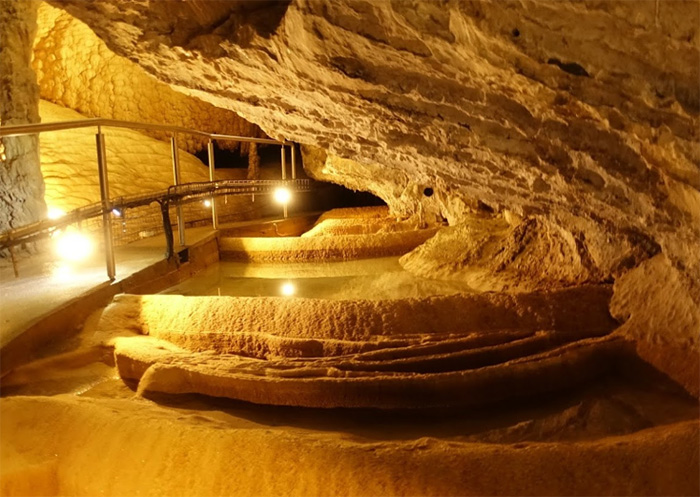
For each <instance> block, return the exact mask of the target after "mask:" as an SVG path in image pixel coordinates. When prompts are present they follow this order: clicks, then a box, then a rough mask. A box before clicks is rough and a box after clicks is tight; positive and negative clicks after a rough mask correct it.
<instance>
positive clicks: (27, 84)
mask: <svg viewBox="0 0 700 497" xmlns="http://www.w3.org/2000/svg"><path fill="white" fill-rule="evenodd" d="M37 6H38V3H37V2H36V1H34V0H28V1H26V2H15V1H13V0H2V2H0V124H2V125H9V124H27V123H36V122H39V112H38V111H39V87H38V86H37V83H36V74H35V73H34V70H33V69H32V68H31V66H30V65H29V61H30V60H31V46H32V40H33V38H34V34H35V33H36V29H37V27H36V17H37ZM38 147H39V141H38V140H37V138H36V137H35V136H18V137H8V138H2V139H0V233H1V232H4V231H7V230H9V229H11V228H19V227H22V226H24V225H26V224H31V223H33V222H36V221H39V220H40V219H42V218H43V217H44V215H45V213H46V204H45V203H44V183H43V181H42V178H41V170H40V167H39V149H38Z"/></svg>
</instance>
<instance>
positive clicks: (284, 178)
mask: <svg viewBox="0 0 700 497" xmlns="http://www.w3.org/2000/svg"><path fill="white" fill-rule="evenodd" d="M281 164H282V181H287V148H286V147H285V146H284V144H282V162H281ZM283 209H284V217H285V218H286V217H287V204H286V203H285V204H284V207H283Z"/></svg>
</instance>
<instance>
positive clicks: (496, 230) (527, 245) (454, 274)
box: [401, 217, 601, 292]
mask: <svg viewBox="0 0 700 497" xmlns="http://www.w3.org/2000/svg"><path fill="white" fill-rule="evenodd" d="M401 265H402V266H403V267H404V268H405V269H406V270H408V271H411V272H412V273H415V274H417V275H420V276H423V277H425V278H438V279H448V280H459V281H464V282H467V283H468V284H469V285H470V286H471V287H472V288H474V289H476V290H481V291H511V292H513V291H516V292H517V291H533V290H535V289H545V288H562V287H570V286H577V285H582V284H586V283H594V282H599V281H600V280H601V273H600V270H599V269H598V268H597V267H595V265H594V264H593V262H592V261H591V260H590V255H589V254H587V253H586V252H585V245H584V244H583V243H582V242H581V240H577V239H576V238H575V237H574V236H573V235H572V233H570V232H568V231H566V230H564V229H562V228H560V227H559V226H557V225H556V224H553V223H551V222H548V221H547V220H545V219H542V218H534V217H533V218H528V219H526V220H525V221H521V222H519V223H518V224H516V225H514V226H512V225H509V224H508V223H507V222H506V221H505V220H504V219H502V218H471V219H469V218H467V220H466V221H465V222H464V223H462V224H460V225H458V226H454V227H450V228H444V229H442V230H440V231H439V232H438V233H437V234H436V235H435V237H433V238H431V239H430V240H428V241H427V242H426V243H425V244H423V245H421V246H419V247H418V248H416V249H415V250H414V251H412V252H410V253H408V254H406V255H405V256H403V257H402V258H401Z"/></svg>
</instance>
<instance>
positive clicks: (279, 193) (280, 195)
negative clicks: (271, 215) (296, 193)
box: [273, 187, 292, 205]
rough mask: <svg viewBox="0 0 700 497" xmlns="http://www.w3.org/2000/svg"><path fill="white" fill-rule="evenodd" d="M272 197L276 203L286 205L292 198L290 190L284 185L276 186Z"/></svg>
mask: <svg viewBox="0 0 700 497" xmlns="http://www.w3.org/2000/svg"><path fill="white" fill-rule="evenodd" d="M273 197H274V199H275V202H277V203H278V204H282V205H287V204H288V203H289V201H290V200H291V199H292V192H290V191H289V189H287V188H284V187H280V188H276V189H275V192H274V194H273Z"/></svg>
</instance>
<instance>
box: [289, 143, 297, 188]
mask: <svg viewBox="0 0 700 497" xmlns="http://www.w3.org/2000/svg"><path fill="white" fill-rule="evenodd" d="M289 151H290V153H291V154H292V179H293V180H295V179H297V153H296V146H295V144H294V143H292V144H291V145H290V147H289Z"/></svg>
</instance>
